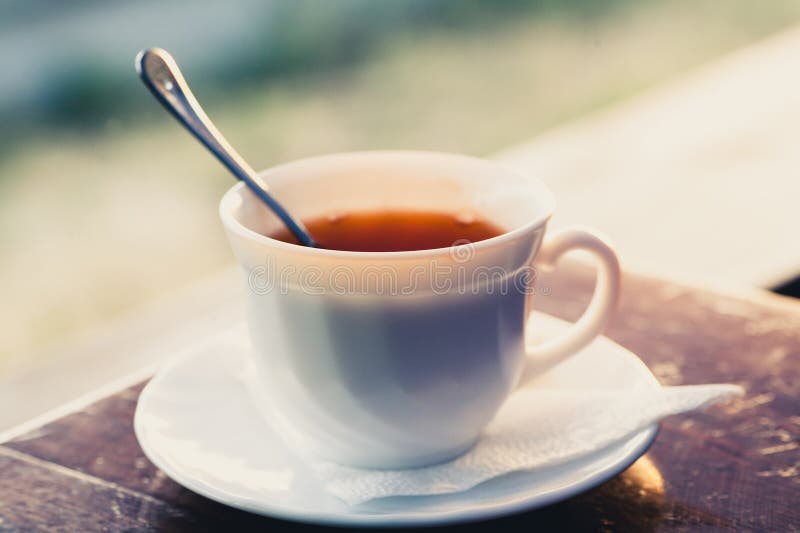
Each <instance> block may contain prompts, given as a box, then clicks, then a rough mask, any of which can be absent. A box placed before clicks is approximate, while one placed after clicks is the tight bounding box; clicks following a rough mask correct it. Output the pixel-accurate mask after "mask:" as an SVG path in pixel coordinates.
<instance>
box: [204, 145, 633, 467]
mask: <svg viewBox="0 0 800 533" xmlns="http://www.w3.org/2000/svg"><path fill="white" fill-rule="evenodd" d="M262 175H263V176H264V181H265V182H266V183H268V184H269V185H270V187H271V192H272V194H274V195H275V196H276V197H277V198H278V199H279V200H280V201H281V202H282V204H283V205H284V206H285V207H286V208H287V209H288V210H289V211H290V212H292V213H293V214H294V215H296V216H298V217H300V218H301V219H309V218H313V217H318V216H322V215H326V214H336V213H347V212H353V211H365V210H369V211H375V210H387V209H398V210H410V209H413V210H420V211H436V212H453V213H458V214H461V215H463V216H468V215H470V214H476V215H478V216H482V217H484V218H485V219H487V220H489V221H491V222H493V223H495V224H497V225H499V226H500V227H502V228H504V229H506V233H504V234H502V235H500V236H498V237H494V238H491V239H487V240H484V241H480V242H477V243H473V244H459V245H457V246H452V247H450V248H441V249H436V250H423V251H410V252H347V251H335V250H322V249H312V248H305V247H302V246H296V245H293V244H288V243H285V242H281V241H277V240H275V239H271V238H269V237H266V236H264V235H265V234H270V233H272V232H274V231H275V230H277V229H278V228H280V222H279V221H278V219H277V218H276V217H275V216H274V215H272V213H271V212H270V211H269V210H268V209H267V208H266V207H265V206H264V205H262V204H261V202H260V201H259V200H258V199H257V198H256V197H255V196H254V195H252V194H251V193H250V191H249V190H248V189H247V188H246V187H244V185H243V184H241V183H240V184H237V185H235V186H234V187H233V188H232V189H231V190H229V191H228V192H227V193H226V194H225V196H224V197H223V198H222V202H221V204H220V214H221V217H222V221H223V223H224V225H225V229H226V231H227V234H228V238H229V239H230V242H231V245H232V246H233V250H234V252H235V254H236V257H237V258H238V260H239V262H240V263H241V265H242V267H243V268H244V273H245V279H246V281H247V284H248V290H247V304H248V311H247V317H248V322H249V328H250V333H251V337H252V342H253V346H254V350H253V357H254V360H255V364H256V368H257V369H258V384H259V389H260V390H261V391H262V393H263V394H262V397H263V398H266V399H267V400H264V401H265V402H268V403H269V404H270V408H271V409H272V411H273V412H274V413H275V414H276V415H277V416H278V417H279V420H280V426H281V428H282V429H281V431H282V432H284V433H286V435H285V436H286V437H287V438H288V439H289V440H290V441H291V442H292V443H293V444H294V445H296V446H299V447H302V448H305V451H306V453H312V454H315V455H317V456H320V457H322V458H325V459H329V460H332V461H335V462H338V463H341V464H347V465H353V466H360V467H367V468H409V467H417V466H423V465H428V464H433V463H437V462H441V461H445V460H448V459H450V458H453V457H455V456H457V455H458V454H460V453H462V452H463V451H465V450H467V449H468V448H469V447H470V446H472V444H473V443H474V442H475V441H476V439H477V438H478V436H479V434H480V432H481V430H482V429H483V427H484V426H485V425H486V424H487V423H488V422H489V421H490V420H491V419H492V417H493V416H494V414H495V413H496V412H497V410H498V409H499V407H500V405H501V404H502V403H503V401H504V400H505V399H506V398H507V397H508V395H509V394H510V393H511V392H512V391H513V390H514V389H515V388H516V387H517V386H519V385H520V384H521V383H523V382H525V381H526V380H528V379H529V378H530V377H533V376H535V375H537V374H539V373H541V372H542V371H544V370H546V369H547V368H550V367H551V366H553V365H555V364H557V363H559V362H561V361H563V360H564V359H566V358H568V357H569V356H571V355H573V354H574V353H576V352H577V351H578V350H580V349H581V348H583V347H584V346H586V345H587V344H588V343H589V342H591V341H592V339H594V338H595V337H596V336H597V335H598V334H599V333H600V332H601V330H602V329H603V327H604V326H605V324H606V322H607V319H608V318H609V315H610V313H611V312H612V311H613V309H614V307H615V304H616V301H617V297H618V292H619V282H620V271H619V262H618V260H617V257H616V255H615V253H614V251H613V250H612V248H611V247H610V246H609V245H608V244H607V242H606V241H605V240H604V239H603V238H601V237H599V236H597V235H596V234H594V233H592V232H590V231H588V230H585V229H568V230H564V231H560V232H558V233H557V234H556V235H551V236H549V238H548V239H547V240H546V241H545V242H544V243H542V241H543V238H544V234H545V229H546V226H547V222H548V220H549V218H550V216H551V215H552V212H553V208H554V202H553V198H552V195H551V193H550V192H549V191H548V190H547V189H546V188H545V187H544V185H542V184H541V183H540V182H538V181H537V180H535V179H532V178H530V177H527V176H523V175H520V174H518V173H516V172H514V171H511V170H509V169H506V168H504V167H503V166H501V165H500V164H498V163H495V162H491V161H486V160H482V159H477V158H472V157H466V156H461V155H451V154H441V153H430V152H358V153H345V154H336V155H328V156H321V157H314V158H310V159H304V160H301V161H295V162H292V163H288V164H285V165H281V166H278V167H275V168H272V169H269V170H267V171H265V172H264V173H263V174H262ZM575 249H580V250H585V251H588V252H590V253H591V254H593V255H594V256H595V257H596V258H597V260H598V264H599V271H598V283H597V287H596V289H595V293H594V296H593V298H592V300H591V303H590V304H589V307H588V308H587V310H586V312H585V313H584V315H583V316H582V317H581V318H580V320H578V322H577V323H576V324H575V325H574V326H573V327H572V328H571V329H570V330H569V331H568V332H567V333H566V334H565V335H564V336H563V337H562V338H557V339H553V340H551V341H549V342H547V343H545V344H543V345H538V346H536V347H531V346H526V343H525V339H524V331H525V322H526V318H527V315H528V310H529V308H530V303H531V301H532V295H533V294H534V293H535V288H534V285H533V281H534V278H535V271H534V270H533V268H532V265H533V260H534V257H535V258H536V260H537V264H538V265H539V266H540V267H544V268H547V267H550V266H552V265H553V264H554V263H555V261H556V260H557V259H558V258H559V257H560V256H561V255H562V254H564V253H565V252H567V251H570V250H575ZM534 327H535V326H534ZM262 407H263V406H262Z"/></svg>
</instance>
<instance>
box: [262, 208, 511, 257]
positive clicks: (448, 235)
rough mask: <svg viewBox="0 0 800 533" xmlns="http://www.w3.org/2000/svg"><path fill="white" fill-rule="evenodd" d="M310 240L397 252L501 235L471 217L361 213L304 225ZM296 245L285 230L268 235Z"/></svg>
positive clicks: (350, 248) (332, 246)
mask: <svg viewBox="0 0 800 533" xmlns="http://www.w3.org/2000/svg"><path fill="white" fill-rule="evenodd" d="M303 222H304V223H305V225H306V227H307V228H308V231H309V232H310V233H311V236H312V237H313V238H314V239H315V240H316V241H317V242H318V243H319V244H320V245H321V246H322V247H323V248H327V249H329V250H346V251H352V252H400V251H411V250H430V249H433V248H447V247H449V246H452V245H453V243H454V242H456V241H460V242H459V244H462V241H464V240H467V241H470V242H478V241H482V240H485V239H489V238H491V237H496V236H498V235H501V234H502V233H504V230H503V229H502V228H500V227H498V226H497V225H495V224H493V223H491V222H489V221H487V220H484V219H480V218H476V217H474V216H466V215H457V214H452V213H440V212H429V211H363V212H352V213H346V214H343V215H331V216H324V217H319V218H314V219H310V220H304V221H303ZM269 237H272V238H273V239H278V240H280V241H284V242H290V243H293V244H299V243H298V241H297V239H295V238H294V236H293V235H292V234H291V233H290V232H289V230H288V229H286V228H281V230H280V231H278V232H276V233H274V234H271V235H269Z"/></svg>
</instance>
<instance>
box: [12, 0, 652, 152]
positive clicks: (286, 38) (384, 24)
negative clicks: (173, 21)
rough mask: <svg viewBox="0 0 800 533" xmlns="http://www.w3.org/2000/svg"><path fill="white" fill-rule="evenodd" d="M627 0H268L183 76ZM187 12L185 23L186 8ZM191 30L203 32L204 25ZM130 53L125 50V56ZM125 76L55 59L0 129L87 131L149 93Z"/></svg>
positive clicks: (238, 71)
mask: <svg viewBox="0 0 800 533" xmlns="http://www.w3.org/2000/svg"><path fill="white" fill-rule="evenodd" d="M633 1H637V0H599V1H593V0H393V1H374V0H276V1H274V2H271V3H265V6H267V7H269V9H267V8H266V7H265V8H264V9H262V10H260V11H259V10H256V11H255V12H253V13H252V14H251V16H250V18H251V21H252V23H251V24H250V26H249V27H248V28H244V29H238V30H244V31H248V32H256V33H257V35H256V37H255V38H254V40H253V41H251V42H250V46H248V47H246V48H245V49H244V50H242V51H241V53H235V54H225V53H216V54H215V53H210V54H208V59H207V61H206V63H205V64H203V65H200V66H199V68H196V69H194V70H193V71H192V72H191V73H188V74H187V76H188V77H190V78H191V79H192V80H193V81H196V82H201V83H202V84H203V85H204V88H205V89H204V90H206V91H208V93H209V94H219V93H222V92H223V91H230V90H231V88H233V87H235V86H236V85H237V84H242V83H252V82H256V81H263V80H269V79H275V78H286V77H292V76H297V75H303V74H304V73H308V72H314V73H319V72H320V71H323V70H326V69H336V68H341V67H342V66H345V65H352V64H354V63H357V62H359V61H362V60H364V59H366V58H368V57H369V56H370V55H371V54H375V51H376V50H378V49H380V47H381V45H382V44H383V43H385V42H387V41H389V40H391V39H392V38H393V37H394V36H396V35H398V34H403V33H407V32H416V33H424V32H426V31H429V30H431V29H439V30H442V29H444V30H447V29H450V30H457V31H463V30H470V29H487V28H490V27H494V26H497V25H498V24H502V23H504V22H507V21H508V19H511V18H516V17H519V16H523V15H524V16H530V15H536V14H537V13H539V12H547V13H550V14H552V13H562V14H564V15H565V16H569V17H575V18H577V19H581V18H585V19H595V18H597V17H598V16H601V15H608V14H609V12H610V11H612V10H613V8H615V7H616V6H617V5H618V4H620V3H625V2H633ZM638 1H639V2H642V1H649V0H638ZM93 4H98V2H96V1H94V2H93V1H92V0H82V1H81V2H74V3H70V4H69V5H68V4H65V3H63V2H54V1H50V2H41V3H36V4H27V5H20V4H19V3H9V4H0V19H2V20H5V22H3V23H0V31H2V29H3V27H4V26H5V27H8V26H9V25H12V24H13V25H19V24H25V23H30V22H32V21H34V20H36V18H37V16H41V15H43V13H44V12H47V14H48V15H49V16H51V17H52V16H53V14H54V13H53V12H55V13H56V14H59V13H60V12H64V11H67V10H69V9H73V10H74V9H75V8H77V7H79V6H88V7H91V6H92V5H93ZM187 17H188V21H189V22H191V17H190V16H189V14H188V13H187ZM236 30H237V29H234V31H236ZM197 33H198V38H200V37H199V36H200V35H201V33H202V32H201V30H200V29H198V30H197ZM178 59H179V60H180V57H179V58H178ZM131 60H132V57H131V58H126V61H125V64H126V65H129V64H130V62H131ZM131 74H132V69H128V70H122V69H121V68H120V67H119V65H117V64H109V63H108V62H104V61H103V60H102V59H100V58H96V57H94V56H93V55H92V54H91V51H89V50H87V51H86V55H85V56H81V57H75V58H74V59H73V60H72V61H69V62H59V63H58V64H56V65H55V66H54V67H53V68H51V69H49V70H48V72H47V73H46V75H45V77H44V78H43V81H42V82H41V83H40V84H39V85H40V87H39V90H38V92H39V98H38V101H37V105H36V106H34V107H33V109H27V110H25V112H24V113H21V112H20V110H19V109H17V108H16V107H14V106H12V105H9V106H3V105H2V103H0V136H3V133H5V134H11V133H12V132H13V133H14V135H15V136H16V137H19V136H20V135H21V134H23V133H24V132H25V131H29V132H30V131H31V130H33V131H34V132H35V130H36V128H37V126H47V127H50V128H53V127H62V128H63V127H69V128H74V127H81V128H84V129H86V128H89V129H91V128H92V127H95V126H102V125H103V124H104V122H105V119H106V118H107V117H110V116H116V117H119V116H125V115H129V114H131V113H132V112H133V110H137V112H138V110H141V109H142V108H143V106H142V103H143V102H144V101H145V99H146V95H145V93H144V92H143V91H141V89H140V87H139V86H138V85H137V84H135V83H131V77H132V76H131ZM145 109H146V108H145ZM20 127H22V129H20Z"/></svg>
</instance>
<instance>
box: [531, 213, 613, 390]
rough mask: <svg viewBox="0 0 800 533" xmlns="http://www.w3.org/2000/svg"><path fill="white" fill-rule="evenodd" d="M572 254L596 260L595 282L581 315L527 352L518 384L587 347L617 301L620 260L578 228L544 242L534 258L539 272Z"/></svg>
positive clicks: (604, 241)
mask: <svg viewBox="0 0 800 533" xmlns="http://www.w3.org/2000/svg"><path fill="white" fill-rule="evenodd" d="M572 250H583V251H586V252H589V253H590V254H592V255H593V256H595V257H596V259H597V282H596V284H595V288H594V294H593V295H592V300H591V301H590V302H589V306H588V307H587V308H586V311H584V312H583V315H582V316H581V317H580V318H579V319H578V321H577V322H575V324H573V325H572V327H571V328H570V329H569V330H567V331H566V332H565V333H563V334H562V335H560V336H558V337H556V338H555V339H551V340H548V341H545V342H543V343H542V344H539V345H536V346H529V347H528V348H527V350H526V351H527V358H526V362H525V366H524V368H523V371H522V376H521V378H520V381H519V384H520V385H524V384H525V383H526V382H528V381H529V380H530V379H532V378H533V377H535V376H537V375H539V374H541V373H542V372H544V371H545V370H547V369H549V368H551V367H553V366H555V365H557V364H558V363H560V362H562V361H564V360H565V359H567V358H569V357H570V356H572V355H574V354H575V353H577V352H578V350H580V349H581V348H583V347H585V346H586V345H588V344H589V343H590V342H592V340H594V338H595V337H597V336H598V335H599V334H600V333H601V332H602V331H603V328H605V326H606V323H607V322H608V319H609V318H610V316H611V313H612V312H613V311H614V309H615V308H616V305H617V301H618V300H619V287H620V278H621V273H620V267H619V259H618V258H617V254H616V253H615V252H614V249H613V248H612V247H611V245H610V244H609V242H608V241H607V239H606V238H604V237H602V236H600V235H599V234H597V233H596V232H594V231H592V230H590V229H585V228H581V227H571V228H565V229H563V230H561V231H559V232H557V233H555V234H554V235H552V236H550V237H549V238H547V239H546V240H545V242H544V244H542V247H541V249H540V250H539V253H538V255H537V263H538V264H539V267H540V268H541V269H542V270H545V271H547V270H552V269H554V268H555V264H556V262H557V261H558V260H559V258H560V257H561V256H562V255H564V254H565V253H567V252H570V251H572Z"/></svg>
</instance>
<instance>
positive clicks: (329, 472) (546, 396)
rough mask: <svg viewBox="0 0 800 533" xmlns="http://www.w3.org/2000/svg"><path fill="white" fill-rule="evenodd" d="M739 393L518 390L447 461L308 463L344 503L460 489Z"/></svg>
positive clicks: (730, 389)
mask: <svg viewBox="0 0 800 533" xmlns="http://www.w3.org/2000/svg"><path fill="white" fill-rule="evenodd" d="M742 393H743V389H742V388H741V387H739V386H737V385H693V386H682V387H652V388H650V387H648V388H639V389H632V390H562V389H559V390H546V389H536V388H531V389H520V390H519V391H518V392H516V393H514V395H513V396H511V398H510V399H509V400H508V401H507V402H506V403H505V404H504V406H503V407H502V409H501V410H500V412H499V413H498V414H497V416H496V417H495V419H494V420H493V421H492V423H491V424H490V425H489V426H488V427H487V428H486V429H485V431H484V434H483V436H482V438H481V439H480V440H479V441H478V443H477V444H476V445H475V446H474V447H473V448H472V449H471V450H470V451H468V452H466V453H465V454H464V455H462V456H460V457H458V458H456V459H454V460H452V461H450V462H447V463H441V464H438V465H434V466H429V467H424V468H417V469H410V470H365V469H358V468H351V467H346V466H341V465H337V464H333V463H328V462H319V461H318V460H317V461H312V462H311V466H312V467H313V468H314V470H315V471H316V472H317V474H318V475H319V477H320V479H321V480H322V481H323V483H324V485H325V487H326V489H327V490H328V491H329V492H330V493H332V494H333V495H335V496H337V497H339V498H340V499H342V500H343V501H344V502H346V503H347V504H350V505H356V504H359V503H363V502H366V501H368V500H372V499H375V498H382V497H386V496H407V495H431V494H446V493H451V492H461V491H464V490H467V489H470V488H472V487H474V486H475V485H477V484H478V483H481V482H483V481H486V480H489V479H491V478H494V477H497V476H500V475H502V474H506V473H509V472H514V471H518V470H533V469H536V468H541V467H544V466H554V465H557V464H559V463H565V462H567V461H570V460H573V459H576V458H578V457H581V456H583V455H586V454H588V453H591V452H595V451H598V450H601V449H602V448H604V447H606V446H608V445H611V444H614V443H615V442H619V441H622V440H624V439H626V438H627V437H630V436H632V435H633V434H634V433H636V432H637V431H639V430H641V429H643V428H645V427H647V426H649V425H651V424H653V423H655V422H657V421H659V420H661V419H662V418H664V417H666V416H669V415H674V414H677V413H684V412H686V411H691V410H693V409H698V408H701V407H704V406H706V405H709V404H711V403H713V402H717V401H719V400H723V399H726V398H729V397H732V396H739V395H741V394H742ZM532 405H535V406H536V408H535V409H531V408H530V406H532Z"/></svg>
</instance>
